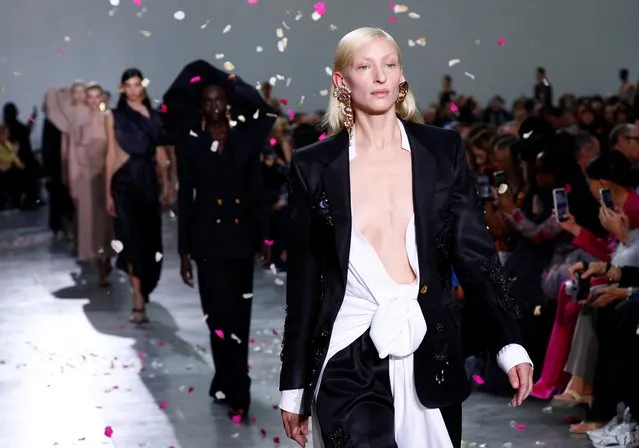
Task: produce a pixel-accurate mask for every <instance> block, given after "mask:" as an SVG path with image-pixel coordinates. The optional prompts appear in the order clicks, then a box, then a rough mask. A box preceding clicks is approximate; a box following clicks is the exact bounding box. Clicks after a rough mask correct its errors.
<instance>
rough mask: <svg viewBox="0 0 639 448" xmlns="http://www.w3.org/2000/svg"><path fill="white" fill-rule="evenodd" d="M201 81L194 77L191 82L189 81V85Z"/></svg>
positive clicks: (199, 78) (198, 77)
mask: <svg viewBox="0 0 639 448" xmlns="http://www.w3.org/2000/svg"><path fill="white" fill-rule="evenodd" d="M201 80H202V78H201V77H200V76H194V77H193V78H191V80H190V81H189V82H190V83H191V84H194V83H196V82H200V81H201Z"/></svg>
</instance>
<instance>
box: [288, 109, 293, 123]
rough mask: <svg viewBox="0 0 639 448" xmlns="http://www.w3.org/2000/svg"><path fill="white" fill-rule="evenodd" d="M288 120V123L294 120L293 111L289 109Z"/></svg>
mask: <svg viewBox="0 0 639 448" xmlns="http://www.w3.org/2000/svg"><path fill="white" fill-rule="evenodd" d="M288 119H289V120H290V121H293V120H295V110H293V109H289V110H288Z"/></svg>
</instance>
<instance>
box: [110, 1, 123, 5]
mask: <svg viewBox="0 0 639 448" xmlns="http://www.w3.org/2000/svg"><path fill="white" fill-rule="evenodd" d="M109 3H111V6H119V5H120V0H109Z"/></svg>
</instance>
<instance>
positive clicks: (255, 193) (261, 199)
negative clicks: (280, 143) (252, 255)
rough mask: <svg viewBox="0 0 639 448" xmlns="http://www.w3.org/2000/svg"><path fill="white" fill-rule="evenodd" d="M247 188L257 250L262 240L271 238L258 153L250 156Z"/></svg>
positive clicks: (269, 220)
mask: <svg viewBox="0 0 639 448" xmlns="http://www.w3.org/2000/svg"><path fill="white" fill-rule="evenodd" d="M248 177H249V183H250V185H249V189H250V191H251V193H250V194H251V200H252V201H253V204H252V205H253V207H252V210H251V213H252V215H253V220H254V221H255V225H256V227H257V233H258V235H257V238H258V240H257V241H256V242H255V243H256V249H257V250H259V249H260V248H261V247H262V242H263V241H264V240H270V239H272V238H271V225H270V224H271V213H270V208H269V203H268V200H267V197H266V191H265V190H264V180H263V176H262V161H261V160H260V156H259V154H255V155H254V156H252V157H251V161H250V162H249V175H248Z"/></svg>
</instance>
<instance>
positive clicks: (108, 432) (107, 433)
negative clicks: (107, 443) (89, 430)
mask: <svg viewBox="0 0 639 448" xmlns="http://www.w3.org/2000/svg"><path fill="white" fill-rule="evenodd" d="M104 435H105V436H107V437H111V436H112V435H113V428H111V427H110V426H107V427H106V428H104Z"/></svg>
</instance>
